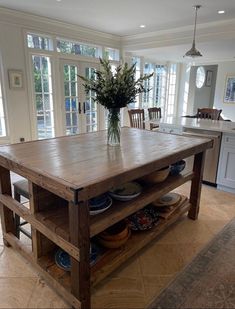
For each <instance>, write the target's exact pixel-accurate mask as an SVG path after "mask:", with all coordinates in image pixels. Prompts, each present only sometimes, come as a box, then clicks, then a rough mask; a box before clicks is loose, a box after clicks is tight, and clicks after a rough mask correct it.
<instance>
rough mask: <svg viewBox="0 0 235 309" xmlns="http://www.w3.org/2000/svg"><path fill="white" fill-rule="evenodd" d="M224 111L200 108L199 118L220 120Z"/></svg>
mask: <svg viewBox="0 0 235 309" xmlns="http://www.w3.org/2000/svg"><path fill="white" fill-rule="evenodd" d="M221 112H222V109H215V108H214V109H213V108H198V110H197V118H204V119H211V120H219V119H220V114H221Z"/></svg>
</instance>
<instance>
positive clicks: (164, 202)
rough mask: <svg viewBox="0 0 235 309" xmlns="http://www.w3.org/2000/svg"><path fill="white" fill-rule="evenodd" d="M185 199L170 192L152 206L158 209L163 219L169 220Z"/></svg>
mask: <svg viewBox="0 0 235 309" xmlns="http://www.w3.org/2000/svg"><path fill="white" fill-rule="evenodd" d="M185 199H186V198H185V197H184V196H182V195H180V194H178V193H174V192H170V193H167V194H165V195H163V196H162V197H160V198H159V199H158V200H156V201H154V202H153V203H152V205H153V206H154V207H155V209H157V211H158V214H159V216H160V217H161V218H164V219H167V218H168V217H170V215H172V214H173V213H174V212H175V211H176V210H177V209H178V208H179V207H180V205H182V203H183V202H184V200H185Z"/></svg>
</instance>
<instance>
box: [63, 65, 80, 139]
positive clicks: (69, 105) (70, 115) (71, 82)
mask: <svg viewBox="0 0 235 309" xmlns="http://www.w3.org/2000/svg"><path fill="white" fill-rule="evenodd" d="M77 73H78V68H77V66H75V65H70V64H65V65H64V95H65V111H66V123H65V125H66V134H67V135H69V134H75V133H77V132H78V82H77ZM71 127H73V128H71Z"/></svg>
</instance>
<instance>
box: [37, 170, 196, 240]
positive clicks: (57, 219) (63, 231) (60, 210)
mask: <svg viewBox="0 0 235 309" xmlns="http://www.w3.org/2000/svg"><path fill="white" fill-rule="evenodd" d="M192 178H193V173H192V172H190V173H187V174H185V175H178V176H169V177H168V178H167V179H166V180H165V181H164V182H162V183H158V184H155V185H152V186H150V187H146V188H144V190H143V192H142V193H141V194H140V195H139V196H138V197H137V198H135V199H133V200H131V201H128V202H120V201H114V202H113V205H112V206H111V207H110V208H109V209H108V210H107V211H105V212H103V213H102V214H98V215H95V216H90V237H94V236H95V235H97V234H99V233H100V232H102V231H104V230H105V229H106V228H108V227H110V226H111V225H113V224H115V223H117V222H119V221H120V220H122V219H124V218H126V217H128V216H130V215H131V214H133V213H135V212H136V211H138V210H139V209H142V208H143V207H145V206H147V205H148V204H150V203H151V202H153V201H154V200H156V199H158V198H160V197H161V196H162V195H164V194H166V193H168V192H170V191H172V190H174V189H175V188H177V187H179V186H181V185H183V184H184V183H185V182H187V181H189V180H191V179H192ZM35 218H36V219H37V220H38V221H39V222H41V223H42V224H44V225H45V226H46V227H47V228H49V229H50V230H52V231H53V232H54V233H56V234H57V235H59V236H61V237H62V238H64V239H65V240H67V241H70V236H69V215H68V207H67V206H61V207H52V208H51V209H48V210H45V211H40V212H38V213H36V214H35Z"/></svg>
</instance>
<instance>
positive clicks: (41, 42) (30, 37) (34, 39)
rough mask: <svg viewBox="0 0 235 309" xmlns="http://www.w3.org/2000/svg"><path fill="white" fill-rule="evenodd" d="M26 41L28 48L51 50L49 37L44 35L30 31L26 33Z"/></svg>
mask: <svg viewBox="0 0 235 309" xmlns="http://www.w3.org/2000/svg"><path fill="white" fill-rule="evenodd" d="M27 43H28V47H29V48H37V49H44V50H53V48H52V40H51V38H48V37H45V36H40V35H37V34H32V33H31V34H27Z"/></svg>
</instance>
